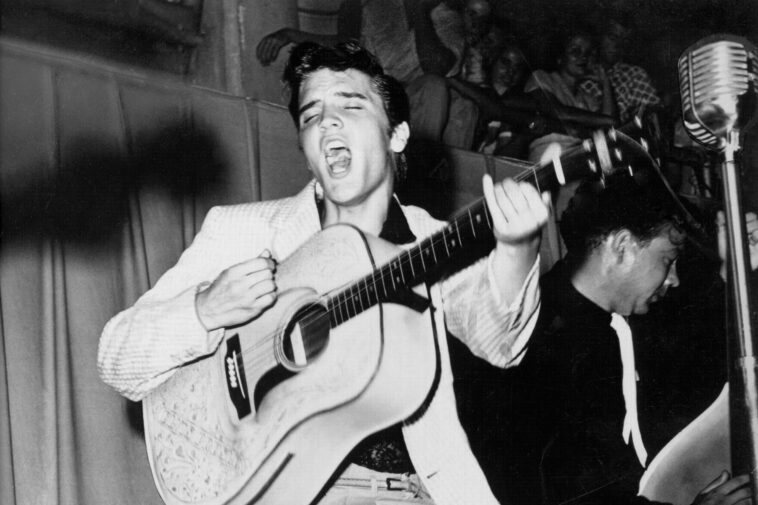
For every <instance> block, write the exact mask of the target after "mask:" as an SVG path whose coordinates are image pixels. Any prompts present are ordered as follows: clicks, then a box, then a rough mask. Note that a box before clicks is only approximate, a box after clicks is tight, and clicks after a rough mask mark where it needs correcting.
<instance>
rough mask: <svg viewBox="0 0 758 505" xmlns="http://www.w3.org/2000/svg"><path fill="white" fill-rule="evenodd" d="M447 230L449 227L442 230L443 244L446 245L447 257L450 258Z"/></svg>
mask: <svg viewBox="0 0 758 505" xmlns="http://www.w3.org/2000/svg"><path fill="white" fill-rule="evenodd" d="M446 230H447V226H446V227H445V228H443V229H442V243H443V244H444V245H445V253H447V257H448V258H449V257H450V249H448V248H447V235H446V234H445V231H446Z"/></svg>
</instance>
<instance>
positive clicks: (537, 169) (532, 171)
mask: <svg viewBox="0 0 758 505" xmlns="http://www.w3.org/2000/svg"><path fill="white" fill-rule="evenodd" d="M577 154H578V153H576V152H570V153H568V157H573V156H574V155H577ZM579 154H583V155H585V156H589V154H590V152H583V153H579ZM524 166H525V167H526V168H525V169H524V170H523V171H522V172H520V173H519V174H517V175H516V176H514V177H513V179H514V180H515V181H517V182H521V181H524V180H526V179H527V178H529V177H533V178H534V182H535V184H536V186H537V188H540V186H539V177H538V174H539V173H544V172H545V171H546V169H547V168H549V167H551V166H553V167H554V166H555V163H554V162H550V163H547V164H545V165H540V164H539V163H533V164H525V165H524ZM540 189H541V188H540ZM483 201H484V199H479V200H477V201H476V202H474V203H473V204H471V205H468V206H466V207H465V208H464V209H462V210H461V211H460V212H459V213H458V214H457V215H456V216H455V217H454V218H453V219H452V220H451V222H452V223H453V224H454V225H455V226H456V227H458V226H459V221H460V220H461V218H463V217H464V216H465V215H466V214H467V213H468V217H469V219H470V210H471V209H472V208H474V207H475V206H477V205H480V204H481V203H482V202H483ZM486 211H487V209H486V207H485V212H486ZM448 226H449V227H451V226H452V225H448ZM472 226H473V223H472ZM489 226H490V228H491V225H489ZM443 232H444V228H443ZM436 236H437V237H438V238H436V239H435V235H432V236H431V237H430V245H431V247H432V251H434V246H435V245H439V244H440V243H441V244H444V245H445V246H446V248H447V243H446V238H445V235H444V233H441V234H440V233H439V232H438V233H437V234H436ZM459 245H460V244H459ZM406 253H407V254H406V256H407V258H409V261H408V260H405V259H404V257H403V255H402V254H401V255H398V256H397V258H398V259H397V260H394V259H393V260H391V261H389V262H388V263H386V264H385V265H383V266H382V267H380V268H379V269H377V270H374V271H373V273H372V274H371V275H370V276H369V275H367V276H366V277H364V278H363V279H362V280H360V281H358V283H360V282H363V281H364V280H365V279H367V278H368V277H371V279H372V280H371V283H370V284H369V283H367V282H364V284H366V286H367V287H366V288H359V289H358V290H357V291H356V293H355V294H353V293H351V294H350V295H349V298H346V299H345V300H343V301H338V302H336V303H337V304H336V306H333V307H332V312H334V311H336V310H338V309H339V314H340V317H342V315H343V311H342V308H343V307H344V311H345V313H347V315H348V317H347V318H344V320H343V321H342V322H340V323H339V324H342V323H343V322H344V321H346V320H347V319H350V318H351V317H353V316H355V315H357V312H356V313H355V314H352V315H351V314H350V306H349V305H348V300H351V301H352V303H353V305H354V306H355V298H356V296H357V297H358V299H359V305H360V307H361V311H360V312H363V311H365V310H366V309H365V308H364V307H363V305H362V303H361V301H360V300H361V299H362V296H363V295H364V294H366V295H367V296H368V295H369V293H370V292H369V287H370V286H371V284H374V285H375V284H377V281H376V274H377V273H378V272H382V271H384V270H385V269H386V268H387V267H388V266H389V265H391V264H392V262H393V261H397V262H398V263H400V270H401V275H402V271H403V270H402V266H403V264H404V263H405V262H406V261H408V263H409V264H410V265H411V268H412V263H413V260H414V259H415V258H422V256H423V253H422V251H421V248H420V244H419V245H418V246H415V247H413V248H412V249H409V250H407V251H406ZM422 265H423V259H422ZM386 277H387V276H386V275H385V274H384V273H382V274H380V276H379V278H380V279H381V280H382V287H383V290H384V291H385V295H386V291H387V289H386V286H385V283H384V279H385V278H386ZM390 280H391V281H392V285H393V287H394V285H395V282H394V280H392V279H390ZM373 289H374V293H376V287H374V288H373ZM344 292H345V290H344V289H343V290H342V291H340V292H339V293H337V294H336V295H335V297H337V296H339V295H340V294H341V293H344ZM375 296H376V295H375ZM335 297H333V298H330V300H335V299H336V298H335ZM317 305H323V303H322V302H313V303H311V304H310V305H304V306H303V307H302V308H301V309H300V311H308V310H310V309H312V308H314V307H315V306H317ZM326 305H327V306H328V301H327V304H326ZM373 305H374V304H371V306H373ZM332 312H330V311H329V310H327V311H326V312H319V313H318V314H317V315H313V316H305V317H304V318H303V319H302V320H301V323H302V325H305V326H307V325H310V324H313V323H314V322H317V321H319V320H323V319H324V318H331V313H332ZM288 324H289V321H288V322H287V325H288ZM285 328H286V325H285V326H280V327H278V328H277V329H276V330H274V332H273V333H271V334H269V335H266V336H265V337H263V338H262V339H258V340H256V342H254V343H253V344H252V345H250V346H248V347H246V348H245V349H243V350H242V351H241V352H240V354H239V355H237V361H238V364H239V360H240V359H242V358H243V357H245V356H247V355H249V354H250V353H254V352H257V351H258V349H259V348H261V347H262V346H264V345H268V344H269V343H270V342H271V341H272V340H274V339H275V338H277V336H278V335H280V334H281V333H282V332H283V331H284V329H285ZM261 357H262V358H263V360H265V359H266V358H268V357H270V355H268V354H263V355H262V356H261ZM256 361H257V360H256V359H255V358H253V360H252V361H251V363H255V362H256Z"/></svg>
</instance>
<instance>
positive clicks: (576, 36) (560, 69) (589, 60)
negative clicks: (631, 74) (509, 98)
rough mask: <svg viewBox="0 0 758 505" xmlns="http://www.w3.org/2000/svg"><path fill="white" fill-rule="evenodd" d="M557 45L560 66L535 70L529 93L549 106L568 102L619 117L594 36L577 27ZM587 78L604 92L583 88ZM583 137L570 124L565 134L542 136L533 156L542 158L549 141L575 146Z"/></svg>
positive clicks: (584, 108)
mask: <svg viewBox="0 0 758 505" xmlns="http://www.w3.org/2000/svg"><path fill="white" fill-rule="evenodd" d="M556 42H557V43H554V44H553V52H554V53H555V54H556V57H555V65H556V69H555V70H553V71H551V72H548V71H545V70H535V71H534V72H533V73H532V75H531V76H530V77H529V80H528V81H527V82H526V85H525V86H524V90H525V91H526V92H538V93H536V95H537V96H539V97H540V98H541V99H543V100H544V101H545V102H546V103H547V106H550V105H567V106H569V107H575V108H578V109H583V110H586V111H590V112H596V113H600V114H605V115H607V116H611V117H615V105H614V103H613V94H612V91H611V87H610V82H609V80H608V76H607V75H606V73H605V70H604V69H603V67H602V66H601V65H599V64H597V63H596V61H595V54H596V45H595V41H594V38H593V36H592V35H591V34H590V33H589V32H588V31H584V30H582V29H574V30H571V31H568V32H565V33H563V34H559V35H558V37H557V39H556ZM587 80H593V81H596V82H597V83H598V84H599V85H600V89H601V90H602V94H601V95H595V94H590V93H588V92H586V91H585V90H584V89H582V87H581V83H582V82H584V81H587ZM580 136H582V133H581V131H580V129H578V128H577V127H576V126H575V125H567V127H566V129H565V133H563V134H561V133H551V134H549V135H546V136H544V137H541V138H538V139H537V140H535V141H534V142H533V144H532V146H530V155H529V157H530V159H531V160H532V161H535V162H537V161H540V158H541V157H542V154H543V153H544V151H545V149H546V148H547V146H548V145H549V144H552V143H558V144H559V145H561V146H563V147H569V146H573V145H575V144H576V143H577V142H578V138H577V137H580Z"/></svg>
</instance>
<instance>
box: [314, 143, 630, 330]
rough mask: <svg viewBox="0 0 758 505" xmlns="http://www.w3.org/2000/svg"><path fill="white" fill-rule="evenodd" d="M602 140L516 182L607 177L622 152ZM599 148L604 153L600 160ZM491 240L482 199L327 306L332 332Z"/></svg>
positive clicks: (547, 185) (542, 186) (540, 185)
mask: <svg viewBox="0 0 758 505" xmlns="http://www.w3.org/2000/svg"><path fill="white" fill-rule="evenodd" d="M599 140H600V139H598V138H596V139H595V142H594V143H593V142H590V141H585V142H584V143H583V144H582V145H581V147H579V148H577V149H575V150H573V151H571V152H569V153H567V154H566V155H565V156H564V157H562V158H560V160H559V161H558V162H551V163H547V164H545V165H543V166H530V167H529V168H527V169H526V170H524V171H523V172H522V173H520V174H519V175H518V176H516V177H515V178H514V179H515V180H517V181H526V182H529V183H531V184H532V185H534V186H535V187H536V188H537V189H538V190H540V191H544V190H548V189H552V188H554V187H556V186H557V185H559V184H565V183H566V182H568V181H571V180H574V179H576V178H577V176H578V175H582V174H589V173H595V174H597V173H599V172H600V171H601V169H600V168H599V167H602V171H603V172H610V171H612V170H613V169H614V164H616V163H618V162H620V161H621V155H620V152H615V153H614V156H611V155H610V153H609V151H608V146H607V145H605V144H604V142H605V141H604V140H603V141H602V142H603V145H601V146H598V141H599ZM614 140H615V139H614ZM598 147H601V148H602V150H603V153H602V155H601V156H600V159H598V155H597V154H598V153H597V150H598ZM611 158H614V159H611ZM491 234H492V223H491V216H490V213H489V210H488V209H487V205H486V203H485V200H484V199H483V198H480V199H479V200H477V201H476V202H474V203H473V204H471V205H470V206H468V207H467V208H465V209H464V210H463V211H461V212H459V213H458V214H457V215H456V216H455V217H454V218H453V219H451V221H450V223H449V224H448V225H447V226H445V228H443V229H442V230H441V231H439V232H437V233H435V234H434V235H432V236H430V237H428V238H426V239H424V240H423V241H421V242H420V243H419V244H417V245H416V246H414V247H412V248H410V249H408V250H406V251H404V252H402V253H401V254H399V255H398V256H396V257H395V258H393V259H392V261H390V262H389V263H387V264H386V265H384V266H382V267H380V268H378V269H376V270H374V271H373V272H372V273H371V274H369V275H367V276H366V277H364V278H363V279H361V280H359V281H357V282H354V283H353V284H351V285H350V286H349V287H347V288H345V289H344V290H342V291H340V292H338V293H336V294H334V295H332V297H331V298H330V299H329V301H328V304H327V309H328V311H329V322H330V326H331V327H332V328H334V327H336V326H338V325H340V324H342V323H344V322H345V321H347V320H348V319H350V318H351V317H354V316H356V315H358V314H360V313H361V312H363V311H364V310H367V309H369V308H371V307H373V306H374V305H376V304H377V303H380V302H386V301H389V300H393V299H395V298H396V295H397V293H398V292H400V291H402V290H407V289H409V288H411V287H412V286H415V285H417V284H419V283H420V282H421V281H423V280H424V279H425V278H426V277H427V276H428V274H429V273H430V272H432V271H434V270H436V268H437V267H438V266H440V265H442V264H443V263H445V262H447V261H448V260H449V259H450V258H452V257H453V256H454V255H456V254H457V253H459V252H461V251H462V250H463V249H465V248H467V247H469V246H470V245H472V244H474V243H480V244H481V243H482V242H481V240H482V239H484V238H485V237H491Z"/></svg>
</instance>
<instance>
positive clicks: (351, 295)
mask: <svg viewBox="0 0 758 505" xmlns="http://www.w3.org/2000/svg"><path fill="white" fill-rule="evenodd" d="M354 286H355V285H353V286H350V296H349V298H350V303H351V304H352V305H353V316H355V315H357V314H358V309H357V308H356V307H355V295H354V294H353V287H354ZM348 310H349V308H348Z"/></svg>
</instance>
